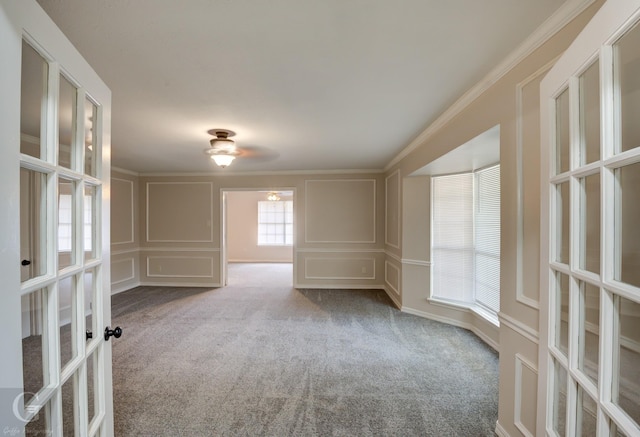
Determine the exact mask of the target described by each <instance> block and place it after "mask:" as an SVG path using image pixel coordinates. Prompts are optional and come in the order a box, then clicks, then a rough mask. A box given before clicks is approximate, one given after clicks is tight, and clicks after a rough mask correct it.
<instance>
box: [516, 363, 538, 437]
mask: <svg viewBox="0 0 640 437" xmlns="http://www.w3.org/2000/svg"><path fill="white" fill-rule="evenodd" d="M515 366H516V378H515V401H516V404H515V410H514V423H515V426H516V428H518V430H519V431H520V432H521V433H522V434H523V435H525V436H526V437H534V436H535V435H536V403H537V400H538V397H537V390H538V371H537V368H536V366H535V365H534V364H532V363H530V362H529V361H528V360H526V359H525V358H524V357H522V356H521V355H520V354H516V363H515Z"/></svg>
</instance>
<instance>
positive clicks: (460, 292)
mask: <svg viewBox="0 0 640 437" xmlns="http://www.w3.org/2000/svg"><path fill="white" fill-rule="evenodd" d="M431 229H432V240H431V241H432V243H431V244H432V251H431V256H432V262H433V271H432V273H433V276H432V297H434V298H438V299H444V300H450V301H455V302H460V303H464V304H467V305H471V304H473V305H479V306H482V307H483V308H485V309H488V310H490V311H491V312H494V313H497V312H498V311H499V310H500V166H499V165H497V166H494V167H490V168H487V169H483V170H480V171H478V172H476V173H462V174H456V175H447V176H436V177H433V178H432V224H431Z"/></svg>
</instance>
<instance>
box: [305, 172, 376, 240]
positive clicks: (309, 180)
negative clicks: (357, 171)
mask: <svg viewBox="0 0 640 437" xmlns="http://www.w3.org/2000/svg"><path fill="white" fill-rule="evenodd" d="M309 182H373V214H372V217H373V229H372V232H373V238H372V239H371V240H366V241H365V240H360V241H342V240H335V241H334V240H326V241H325V240H309V236H308V235H307V232H308V230H309V225H308V223H309V213H308V210H307V205H308V199H309V195H308V194H309V187H308V185H309ZM376 186H377V181H376V180H375V179H306V180H305V181H304V217H305V226H304V242H305V243H332V244H335V243H344V244H362V243H375V242H376V230H377V226H376V224H377V220H376V211H377V203H378V202H377V189H376Z"/></svg>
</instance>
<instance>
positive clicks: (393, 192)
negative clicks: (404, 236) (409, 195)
mask: <svg viewBox="0 0 640 437" xmlns="http://www.w3.org/2000/svg"><path fill="white" fill-rule="evenodd" d="M384 188H385V190H384V193H385V202H386V208H385V211H386V220H385V232H384V240H385V244H387V245H389V246H391V247H394V248H396V249H399V248H400V196H401V194H400V170H396V171H394V172H393V173H391V174H390V175H389V176H387V178H386V179H385V187H384Z"/></svg>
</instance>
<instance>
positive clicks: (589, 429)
mask: <svg viewBox="0 0 640 437" xmlns="http://www.w3.org/2000/svg"><path fill="white" fill-rule="evenodd" d="M578 414H579V416H578V418H579V420H578V426H579V428H578V430H577V432H576V435H578V436H581V437H596V429H597V428H596V422H597V420H596V418H597V417H598V406H597V405H596V402H595V401H594V400H593V399H592V398H591V396H589V394H588V393H587V392H585V391H584V390H583V389H582V387H580V386H578Z"/></svg>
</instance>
